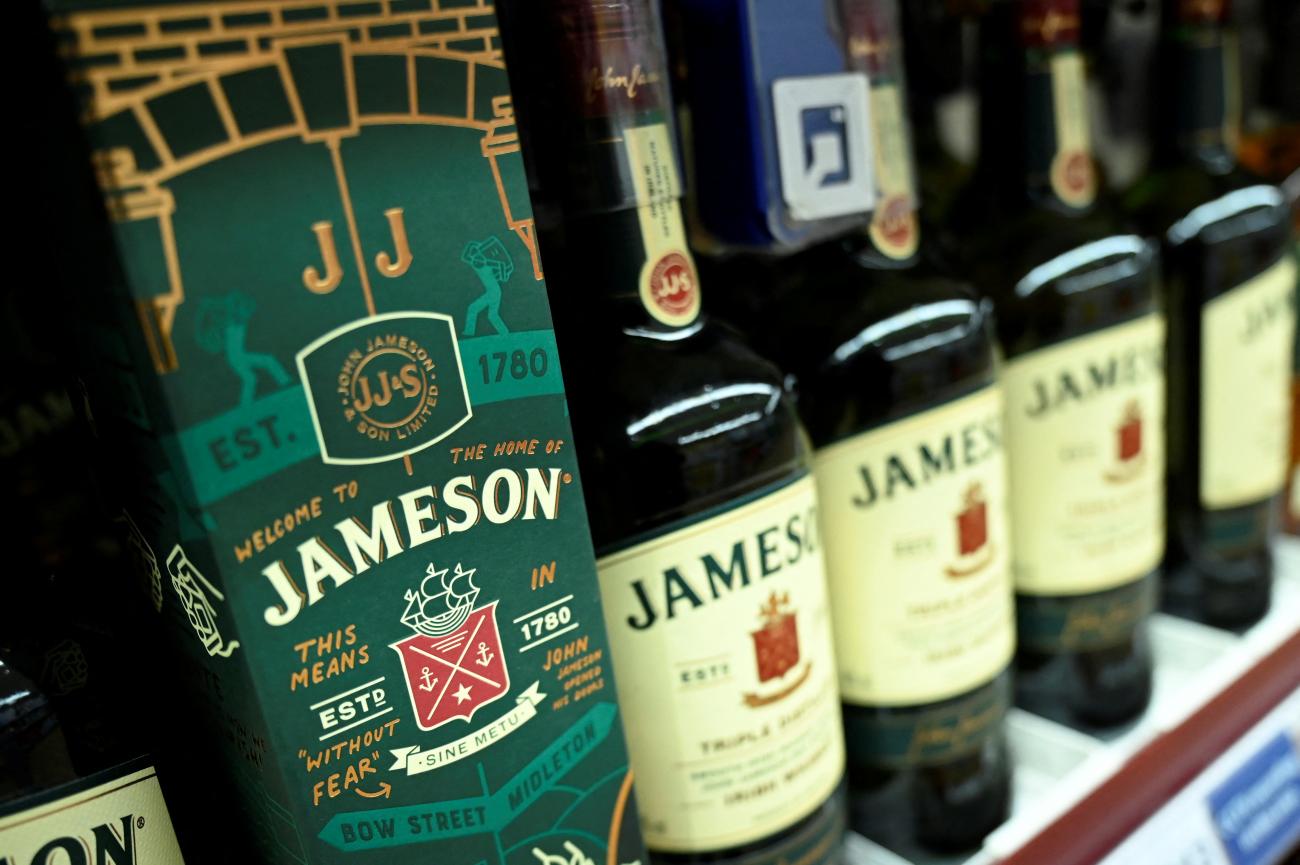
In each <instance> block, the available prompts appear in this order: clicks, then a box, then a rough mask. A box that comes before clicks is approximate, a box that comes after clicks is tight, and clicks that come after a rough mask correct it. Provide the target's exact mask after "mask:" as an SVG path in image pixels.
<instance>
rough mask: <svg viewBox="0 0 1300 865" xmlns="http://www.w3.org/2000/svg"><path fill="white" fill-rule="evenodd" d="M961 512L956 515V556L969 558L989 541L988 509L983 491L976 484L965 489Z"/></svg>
mask: <svg viewBox="0 0 1300 865" xmlns="http://www.w3.org/2000/svg"><path fill="white" fill-rule="evenodd" d="M962 505H963V507H962V510H961V512H960V513H958V514H957V554H958V555H961V556H969V555H970V554H971V553H975V552H978V551H979V549H980V547H982V546H984V545H985V544H986V543H988V540H989V509H988V502H986V501H985V499H984V490H983V488H982V487H981V486H980V485H979V484H978V483H974V484H971V485H970V486H969V487H968V488H967V489H966V495H965V497H964V498H963V500H962Z"/></svg>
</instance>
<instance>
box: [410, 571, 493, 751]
mask: <svg viewBox="0 0 1300 865" xmlns="http://www.w3.org/2000/svg"><path fill="white" fill-rule="evenodd" d="M476 571H477V569H476V568H465V567H463V566H462V565H461V563H460V562H457V563H456V564H455V565H454V566H453V567H451V568H441V569H439V568H438V567H437V566H436V565H434V564H433V563H432V562H430V563H429V566H428V568H427V569H426V570H425V576H424V578H423V579H422V580H421V581H420V585H419V588H417V589H408V590H407V591H406V593H405V595H403V599H404V600H405V601H406V610H405V612H403V613H402V616H401V622H402V624H403V625H405V626H406V627H408V628H410V629H411V631H412V633H411V635H410V636H408V637H406V638H405V639H403V640H398V641H397V642H396V643H392V644H391V648H392V649H393V651H395V652H397V654H398V656H399V657H400V658H401V659H402V672H403V674H404V678H405V679H406V691H407V694H408V695H409V696H410V698H411V708H412V709H413V710H414V711H415V723H416V724H417V726H419V728H420V729H421V730H433V729H436V728H438V727H441V726H442V725H444V724H447V723H450V722H451V721H454V720H456V719H460V720H462V721H470V720H472V719H473V717H474V713H475V712H477V711H478V710H479V709H481V708H482V707H483V706H486V705H487V704H488V703H491V702H493V701H495V700H498V699H500V698H501V697H504V696H505V695H506V694H507V693H508V692H509V691H510V670H509V669H508V668H507V667H506V660H505V650H504V648H503V646H502V644H501V631H500V628H499V627H498V626H497V602H496V601H493V602H492V603H490V604H485V605H483V606H481V607H476V606H475V603H476V602H477V601H478V596H479V588H478V586H476V585H474V574H475V573H476Z"/></svg>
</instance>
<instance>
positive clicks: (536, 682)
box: [50, 0, 644, 865]
mask: <svg viewBox="0 0 1300 865" xmlns="http://www.w3.org/2000/svg"><path fill="white" fill-rule="evenodd" d="M50 5H51V7H52V10H51V15H50V25H51V27H52V29H53V32H54V34H55V37H56V39H57V41H58V44H59V46H60V51H61V53H62V56H63V59H64V61H65V64H66V68H67V70H68V73H69V77H70V80H71V82H72V84H73V89H74V91H75V92H76V95H77V96H78V98H79V100H80V110H81V112H82V122H83V128H84V131H85V134H86V137H87V139H88V141H89V144H90V149H91V150H92V161H93V165H94V168H95V171H96V173H97V176H98V179H99V184H100V187H101V189H102V195H103V199H104V201H105V203H106V208H105V209H106V211H107V214H108V217H109V219H108V221H109V225H110V229H111V235H112V247H113V252H114V255H113V258H115V259H116V262H117V263H118V264H117V268H118V269H117V270H116V271H114V272H113V273H110V274H108V275H106V276H105V277H104V279H103V282H102V283H101V284H95V285H89V286H85V287H84V288H83V298H84V306H83V310H82V314H83V316H85V317H88V318H90V319H92V320H93V321H92V324H93V327H92V330H91V336H90V337H89V338H88V339H87V345H88V346H89V348H90V349H91V351H92V355H93V358H92V360H91V362H90V363H89V364H88V365H87V373H86V374H87V379H88V392H89V394H90V408H91V412H92V414H93V416H94V417H95V419H96V423H97V425H98V427H99V429H100V430H101V433H102V436H103V437H104V438H105V439H107V440H108V441H109V442H110V447H111V448H112V449H113V452H114V455H115V458H114V460H113V461H112V462H113V463H114V465H113V466H111V467H110V468H111V469H116V470H117V471H116V472H115V473H114V472H110V476H115V477H116V478H117V479H118V480H117V483H116V487H117V489H116V492H117V493H118V494H119V495H120V497H121V499H122V501H123V505H124V507H123V513H122V520H123V522H124V524H126V525H127V526H128V527H129V528H130V530H131V533H132V538H133V545H134V547H135V549H136V552H137V559H138V562H139V564H140V570H141V573H142V575H143V578H144V580H145V582H146V587H147V590H148V591H147V594H148V596H149V597H150V599H151V602H152V604H153V605H154V607H155V608H156V610H157V615H158V618H159V619H160V621H162V622H163V623H165V628H166V631H167V635H168V639H167V641H166V642H165V643H164V644H162V645H160V646H159V651H160V652H167V653H174V654H175V655H176V656H177V657H176V663H175V666H176V667H177V669H178V670H180V672H179V673H178V674H177V676H176V679H177V681H175V682H166V683H160V684H159V687H165V688H168V689H174V690H175V693H176V694H177V695H178V696H177V700H176V709H175V716H174V717H173V718H171V719H169V721H170V723H171V724H172V725H173V728H174V729H179V731H180V733H179V736H180V738H182V739H186V740H188V741H189V743H190V747H192V751H193V754H192V756H193V765H194V767H195V774H196V777H197V778H200V779H202V778H207V777H214V778H218V779H223V780H224V781H228V782H229V783H230V784H231V785H232V786H233V788H234V789H237V790H238V791H239V792H238V793H237V795H235V796H234V798H236V799H237V800H238V803H237V804H238V805H240V806H241V812H240V813H241V816H240V817H239V818H238V820H237V821H236V823H237V825H235V826H230V827H227V828H223V829H222V831H221V833H218V834H219V835H222V836H224V835H226V834H235V835H237V834H240V832H242V831H243V830H248V831H249V832H251V834H252V835H253V836H255V838H256V843H257V846H258V848H259V850H260V853H259V856H260V858H261V860H262V861H266V862H269V863H290V862H294V863H377V862H383V863H385V865H394V863H402V862H439V863H448V865H462V863H463V865H476V863H491V865H513V863H528V865H595V863H610V865H615V863H631V862H637V861H639V860H641V859H642V858H643V856H644V854H643V852H642V847H641V840H640V835H639V831H638V829H637V828H636V819H635V806H634V804H633V797H632V787H631V776H630V773H629V771H628V768H627V755H626V751H625V745H624V741H623V735H622V731H621V726H620V721H619V716H618V710H617V701H616V697H615V690H614V681H613V677H612V674H611V671H610V665H609V659H608V656H607V643H606V636H605V633H604V629H603V625H602V619H601V611H600V608H599V599H598V592H597V585H596V574H595V567H594V561H593V557H592V551H591V545H590V540H589V536H588V531H587V524H586V515H585V511H584V505H583V499H582V493H581V489H580V487H579V483H578V477H577V467H576V461H575V458H574V453H573V448H572V444H571V434H570V428H569V424H568V421H567V417H566V412H565V402H564V393H563V383H562V379H561V376H560V366H559V358H558V357H557V354H556V346H555V340H554V336H553V331H552V327H551V319H550V313H549V307H548V303H547V295H546V289H545V284H544V282H543V279H542V269H541V264H540V260H539V258H538V254H537V247H536V243H535V240H534V236H533V221H532V216H531V210H530V204H529V199H528V193H527V187H526V183H525V180H524V176H523V165H522V161H521V158H520V155H519V147H518V141H517V138H516V134H515V128H514V117H513V112H512V108H511V101H510V95H509V92H508V88H507V79H506V73H505V69H504V65H503V60H502V56H501V51H500V46H499V41H498V36H497V30H496V21H495V19H494V17H493V15H492V11H491V7H490V6H485V5H482V4H481V3H476V2H473V0H469V2H466V0H378V2H343V0H305V2H304V0H270V2H215V3H145V2H135V3H131V2H102V0H100V2H93V3H91V2H73V0H67V2H64V0H52V2H51V4H50ZM77 242H79V241H78V239H77V238H69V239H68V243H69V248H70V249H72V250H74V251H75V248H76V247H75V244H76V243H77ZM73 254H75V252H74V253H73ZM216 807H224V806H223V805H222V804H221V803H214V808H216ZM178 822H183V821H181V820H178ZM224 825H225V824H223V826H224ZM219 840H220V839H218V838H214V839H213V841H212V843H213V845H217V843H218V841H219ZM182 843H183V844H185V843H187V840H186V837H185V834H184V832H182ZM204 846H206V845H204ZM210 852H211V851H206V850H204V849H190V847H188V846H187V847H186V851H185V855H186V858H187V860H195V861H202V859H203V857H204V855H205V854H206V853H210Z"/></svg>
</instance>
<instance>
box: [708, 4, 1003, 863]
mask: <svg viewBox="0 0 1300 865" xmlns="http://www.w3.org/2000/svg"><path fill="white" fill-rule="evenodd" d="M836 11H837V13H838V15H837V17H838V24H839V26H840V28H841V30H842V35H843V44H844V49H845V56H846V65H847V66H848V67H849V68H850V69H853V70H855V71H860V72H863V73H865V74H866V76H867V78H868V81H869V84H870V91H869V92H870V98H871V102H872V105H871V112H870V116H871V124H872V130H871V131H872V135H871V140H872V146H873V152H874V162H875V165H876V168H877V171H876V176H877V186H878V202H879V203H878V206H877V208H876V210H875V212H874V213H873V217H872V220H871V225H870V227H869V228H867V229H866V230H863V231H860V232H858V233H855V234H853V235H852V236H849V237H847V238H845V239H843V240H842V241H838V242H835V243H831V244H824V245H822V246H819V247H815V248H813V249H811V250H808V251H806V252H804V253H801V254H798V255H796V256H793V257H788V258H784V259H774V258H757V257H744V258H737V259H734V260H732V261H729V262H725V263H722V264H720V265H718V267H719V270H720V271H721V272H724V273H727V274H728V279H727V280H726V284H727V286H728V289H729V291H727V292H726V293H725V294H724V301H725V304H724V305H722V306H720V307H719V308H726V309H727V310H728V314H729V315H731V316H733V317H734V318H735V319H736V320H737V321H738V322H740V323H741V324H742V325H743V327H744V329H745V330H746V332H748V333H751V334H753V336H754V338H755V339H756V340H757V341H758V344H759V348H760V350H762V351H763V352H764V353H766V354H768V355H769V356H771V357H773V358H774V359H775V360H777V361H778V363H780V364H781V366H782V367H783V368H784V369H785V370H787V371H788V372H790V373H791V374H792V375H793V376H794V377H795V379H796V382H797V389H798V395H799V410H800V414H801V415H802V417H803V419H804V422H805V423H806V424H807V426H808V430H809V433H810V435H811V436H812V440H813V444H814V446H815V447H816V449H817V451H816V455H815V458H814V462H815V465H816V477H817V485H818V500H819V503H820V506H821V516H822V528H823V537H824V543H825V547H826V554H827V568H828V573H829V576H830V585H831V597H832V599H833V610H834V612H833V621H834V623H835V626H836V628H835V636H836V659H837V662H838V664H839V668H840V689H841V700H842V702H843V712H844V724H845V740H846V747H847V751H848V762H849V778H850V794H851V795H850V801H851V816H852V823H853V826H854V828H855V829H857V830H859V831H861V832H863V833H864V834H866V835H868V836H869V837H871V838H873V839H874V840H876V841H879V842H880V843H883V844H886V845H887V846H889V847H892V848H893V849H895V850H898V851H899V852H901V853H903V854H904V855H908V854H912V853H914V851H916V849H917V848H918V847H929V848H932V849H938V850H944V851H955V850H961V849H967V848H970V847H972V846H975V845H978V843H979V842H980V840H981V839H982V838H983V837H984V836H985V835H986V834H988V832H989V831H990V830H992V829H993V828H994V827H995V826H996V825H997V824H998V823H1000V822H1001V821H1002V820H1003V819H1004V818H1005V817H1006V814H1007V810H1008V805H1009V799H1010V777H1009V776H1010V769H1009V764H1008V759H1007V754H1006V745H1005V740H1004V735H1003V728H1002V721H1003V718H1004V716H1005V713H1006V710H1007V708H1008V706H1009V704H1010V699H1011V684H1010V676H1009V674H1008V672H1007V670H1008V667H1009V665H1010V662H1011V656H1012V651H1013V644H1014V634H1013V629H1014V619H1013V608H1012V597H1011V579H1010V562H1009V550H1008V541H1009V537H1008V529H1007V523H1008V519H1007V513H1006V483H1005V464H1004V455H1003V450H1002V444H1001V426H1002V400H1001V389H1000V387H999V386H998V384H997V380H996V361H995V349H994V343H993V334H992V323H991V314H990V312H991V310H990V306H989V304H988V303H987V302H983V301H980V300H978V299H976V297H975V296H974V294H973V292H972V290H971V289H970V288H969V286H967V285H966V284H964V283H963V282H961V281H960V280H958V279H956V278H954V277H952V276H950V275H948V274H947V273H946V272H945V270H944V269H943V268H942V267H941V266H940V265H938V264H937V263H936V262H935V260H934V257H933V255H932V254H931V249H930V244H929V243H925V244H922V242H921V238H922V236H923V235H922V229H921V221H920V220H919V219H918V218H917V217H918V212H917V207H916V205H917V198H916V195H915V193H914V191H913V186H912V184H913V176H914V172H913V164H912V150H911V145H910V141H909V131H908V125H907V121H906V119H905V116H904V113H903V111H902V105H903V93H904V86H905V85H904V76H903V57H902V45H901V43H900V39H899V27H898V11H899V10H898V7H897V4H896V3H894V2H893V0H840V2H839V3H838V4H837V5H836Z"/></svg>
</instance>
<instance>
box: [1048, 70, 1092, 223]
mask: <svg viewBox="0 0 1300 865" xmlns="http://www.w3.org/2000/svg"><path fill="white" fill-rule="evenodd" d="M1052 101H1053V103H1054V104H1055V106H1056V156H1055V157H1053V159H1052V167H1051V181H1052V189H1053V190H1054V191H1055V192H1056V194H1057V195H1058V196H1060V198H1061V200H1062V201H1064V202H1065V203H1066V204H1068V205H1070V206H1071V207H1086V206H1087V205H1089V204H1091V203H1092V202H1093V199H1095V198H1096V197H1097V175H1096V171H1095V170H1094V169H1093V164H1092V140H1091V136H1090V135H1089V133H1088V88H1087V85H1086V84H1085V81H1084V70H1083V58H1082V57H1081V56H1080V54H1079V53H1078V52H1077V51H1069V52H1066V53H1062V54H1057V55H1056V56H1054V57H1053V58H1052Z"/></svg>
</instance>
